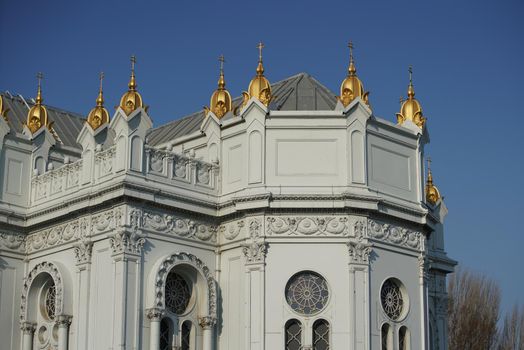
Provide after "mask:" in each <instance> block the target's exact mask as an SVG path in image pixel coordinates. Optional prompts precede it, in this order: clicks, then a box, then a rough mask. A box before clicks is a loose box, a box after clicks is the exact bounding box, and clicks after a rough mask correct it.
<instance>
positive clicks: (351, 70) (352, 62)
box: [348, 41, 357, 76]
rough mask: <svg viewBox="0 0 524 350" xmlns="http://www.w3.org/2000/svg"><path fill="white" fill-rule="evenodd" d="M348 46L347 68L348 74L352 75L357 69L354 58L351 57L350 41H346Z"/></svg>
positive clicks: (351, 43)
mask: <svg viewBox="0 0 524 350" xmlns="http://www.w3.org/2000/svg"><path fill="white" fill-rule="evenodd" d="M348 47H349V68H348V75H349V76H352V75H355V74H356V73H357V69H356V68H355V60H354V58H353V42H352V41H350V42H349V43H348Z"/></svg>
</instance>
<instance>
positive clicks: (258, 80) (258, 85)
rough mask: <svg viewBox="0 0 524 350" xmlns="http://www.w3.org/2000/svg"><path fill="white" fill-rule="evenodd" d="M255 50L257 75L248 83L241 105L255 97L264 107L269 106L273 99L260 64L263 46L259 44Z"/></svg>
mask: <svg viewBox="0 0 524 350" xmlns="http://www.w3.org/2000/svg"><path fill="white" fill-rule="evenodd" d="M257 48H258V50H259V54H258V66H257V74H256V75H255V77H254V78H253V79H252V80H251V82H250V83H249V88H248V92H247V94H246V93H243V94H242V95H243V96H244V101H243V103H244V104H245V103H247V100H249V98H251V97H256V98H257V99H258V100H259V101H260V102H262V103H263V104H264V105H265V106H269V103H270V102H271V100H272V99H273V95H272V93H271V84H270V83H269V80H267V78H266V77H265V76H264V65H263V63H262V49H263V48H264V44H262V43H261V42H260V43H259V44H258V46H257Z"/></svg>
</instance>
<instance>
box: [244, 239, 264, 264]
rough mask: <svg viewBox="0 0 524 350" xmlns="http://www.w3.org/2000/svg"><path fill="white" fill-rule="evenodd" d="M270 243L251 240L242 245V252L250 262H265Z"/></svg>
mask: <svg viewBox="0 0 524 350" xmlns="http://www.w3.org/2000/svg"><path fill="white" fill-rule="evenodd" d="M267 248H268V244H267V243H266V242H251V243H246V244H243V245H242V253H243V254H244V256H245V258H246V261H247V262H248V263H263V262H264V261H265V259H266V255H267Z"/></svg>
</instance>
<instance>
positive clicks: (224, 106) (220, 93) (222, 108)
mask: <svg viewBox="0 0 524 350" xmlns="http://www.w3.org/2000/svg"><path fill="white" fill-rule="evenodd" d="M225 61H226V60H225V59H224V55H220V56H219V57H218V62H220V75H219V78H218V88H217V89H216V90H215V92H213V95H211V101H210V103H209V110H210V111H212V112H213V113H214V114H215V115H216V116H217V118H219V119H220V118H222V117H223V116H224V115H226V113H228V112H229V111H231V110H232V108H233V100H232V98H231V95H230V94H229V91H227V90H226V80H225V78H224V62H225ZM207 111H208V109H207V107H206V114H207Z"/></svg>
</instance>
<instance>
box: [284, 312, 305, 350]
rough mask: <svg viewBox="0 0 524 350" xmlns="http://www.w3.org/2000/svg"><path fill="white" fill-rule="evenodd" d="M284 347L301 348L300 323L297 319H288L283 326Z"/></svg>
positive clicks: (290, 349) (291, 349)
mask: <svg viewBox="0 0 524 350" xmlns="http://www.w3.org/2000/svg"><path fill="white" fill-rule="evenodd" d="M285 332H286V333H285V345H286V346H285V349H286V350H301V349H302V324H301V323H300V322H299V321H298V320H295V319H293V320H289V321H287V323H286V327H285Z"/></svg>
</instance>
